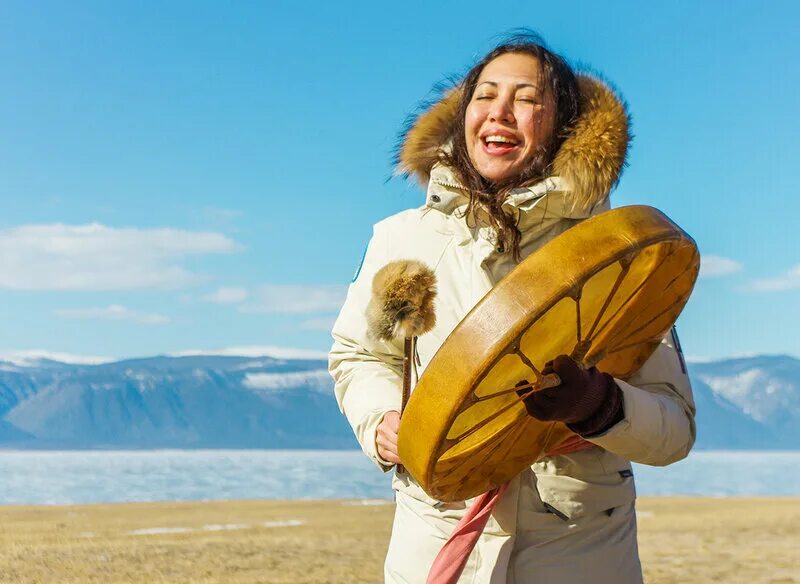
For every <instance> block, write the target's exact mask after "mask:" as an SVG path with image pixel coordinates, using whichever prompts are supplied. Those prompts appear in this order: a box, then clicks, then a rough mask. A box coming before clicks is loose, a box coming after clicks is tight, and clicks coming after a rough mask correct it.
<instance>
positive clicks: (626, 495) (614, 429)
mask: <svg viewBox="0 0 800 584" xmlns="http://www.w3.org/2000/svg"><path fill="white" fill-rule="evenodd" d="M628 142H629V135H628V117H627V112H626V110H625V106H624V104H623V102H622V100H621V99H620V98H619V97H618V96H617V95H615V93H614V92H613V91H612V90H611V89H610V88H609V87H608V86H607V85H605V84H604V83H603V82H602V81H600V80H598V79H595V78H593V77H590V76H587V75H575V74H574V73H573V72H572V70H571V69H570V68H569V66H568V65H567V64H566V62H565V60H564V59H563V58H561V57H559V56H558V55H556V54H555V53H553V52H551V51H549V50H548V49H547V48H545V46H544V43H543V41H542V40H541V39H540V38H538V37H535V36H531V35H528V36H519V37H514V38H511V39H509V40H508V41H507V42H504V43H503V44H501V45H499V46H498V47H497V48H495V49H494V50H493V51H491V52H490V53H489V54H488V55H486V56H485V57H484V58H483V59H482V60H481V61H479V62H478V63H477V64H476V65H475V66H474V67H473V68H472V69H471V70H470V71H469V73H468V74H467V75H466V76H465V78H464V79H463V81H462V82H461V83H459V84H458V85H457V86H456V87H455V88H453V90H452V91H451V92H450V93H448V94H446V95H445V96H444V97H443V98H442V100H441V101H440V102H438V103H436V104H434V105H432V106H431V107H430V109H428V111H425V112H423V113H421V114H420V115H419V117H418V118H417V119H416V120H415V121H414V122H413V123H412V124H411V125H410V127H409V129H408V131H407V132H406V134H405V135H404V136H403V144H402V147H401V148H400V152H399V167H400V170H401V171H403V172H405V173H407V174H413V175H415V176H416V177H417V178H419V179H420V180H421V182H423V183H425V184H426V185H427V193H426V198H425V204H424V205H422V206H421V207H419V208H417V209H409V210H407V211H404V212H401V213H398V214H396V215H393V216H392V217H389V218H387V219H385V220H383V221H381V222H379V223H378V224H377V225H375V228H374V235H373V238H372V240H371V241H370V244H369V246H368V248H367V252H366V255H365V257H364V261H363V267H362V268H361V271H360V273H359V274H358V275H357V277H356V278H355V280H354V282H353V284H352V285H351V286H350V288H349V290H348V294H347V299H346V300H345V303H344V306H343V307H342V310H341V313H340V315H339V317H338V319H337V321H336V323H335V324H334V327H333V337H334V344H333V347H332V349H331V352H330V371H331V374H332V375H333V377H334V380H335V390H336V397H337V400H338V402H339V405H340V407H341V409H342V411H343V413H344V414H345V415H346V416H347V418H348V420H349V422H350V423H351V425H352V426H353V429H354V431H355V434H356V436H357V438H358V440H359V442H360V443H361V446H362V448H363V450H364V452H365V453H366V454H367V455H368V456H369V457H370V458H372V459H373V460H374V461H375V462H376V463H377V464H378V466H380V467H381V468H382V469H383V470H384V471H388V470H390V469H391V468H392V467H393V466H394V465H397V466H394V468H395V474H394V478H393V482H392V485H393V487H394V489H395V491H396V492H397V495H396V499H397V508H396V512H395V521H394V526H393V530H392V537H391V541H390V543H389V550H388V553H387V557H386V563H385V580H386V582H424V581H426V579H428V578H429V570H430V569H431V567H432V566H434V569H433V571H432V572H431V573H434V574H437V576H436V577H435V579H433V580H430V579H428V580H427V581H428V582H436V583H437V584H442V583H444V582H447V583H452V582H455V581H456V580H458V581H459V582H481V583H491V584H501V583H516V584H539V583H550V582H559V583H561V584H579V583H581V584H583V583H586V582H591V583H596V584H605V583H612V582H613V583H615V584H639V583H641V581H642V573H641V566H640V563H639V556H638V549H637V539H636V515H635V507H634V500H635V488H634V482H633V471H632V468H631V461H634V462H640V463H645V464H651V465H657V466H663V465H666V464H670V463H672V462H675V461H677V460H680V459H682V458H683V457H685V456H686V455H687V454H688V452H689V450H690V449H691V447H692V445H693V443H694V403H693V399H692V392H691V387H690V384H689V380H688V377H687V376H686V373H685V371H684V370H683V368H682V366H681V358H680V356H679V353H678V350H677V349H676V345H677V339H676V337H675V336H674V334H667V335H666V336H665V337H664V338H663V339H662V338H661V334H660V333H659V335H658V338H656V339H653V340H654V341H655V343H654V344H657V345H658V346H657V348H656V349H655V352H654V353H653V354H652V356H651V357H650V358H649V359H648V360H647V361H646V362H645V363H644V364H643V365H642V367H641V369H639V370H638V371H637V372H635V373H634V374H633V375H631V376H630V377H626V379H624V380H623V379H616V378H614V377H612V376H611V375H609V374H608V372H604V371H599V370H598V369H597V368H596V367H594V366H589V365H586V366H585V367H584V366H583V365H582V364H580V363H578V362H577V361H576V360H573V358H572V357H573V356H574V355H573V356H568V355H560V356H557V357H556V358H555V359H554V360H553V361H552V363H551V365H550V366H551V367H552V369H553V370H554V372H555V373H556V374H557V375H558V381H557V383H558V385H557V386H555V387H552V388H550V389H544V390H541V391H536V392H533V393H532V394H531V395H530V396H526V397H523V398H521V399H523V401H524V402H525V404H524V405H525V408H524V410H525V411H524V412H522V415H527V416H530V418H534V419H536V420H538V421H539V422H544V421H548V422H557V423H559V424H563V425H565V426H566V427H567V428H568V429H569V431H571V432H573V433H574V434H573V435H571V438H570V439H571V440H572V441H571V442H570V443H569V444H568V445H567V446H568V447H562V446H564V445H563V444H562V445H561V446H559V447H557V448H556V449H555V450H548V452H547V453H546V454H545V455H544V457H543V458H542V459H541V460H539V461H537V462H535V463H534V464H532V465H531V466H530V467H527V468H525V470H524V471H523V472H520V473H519V474H518V475H517V476H516V477H514V478H513V479H512V480H510V481H509V482H508V483H507V486H504V487H503V489H504V490H501V491H498V494H497V497H496V499H495V501H496V505H495V506H494V508H493V509H492V510H491V517H490V518H489V519H488V522H487V523H486V527H485V528H484V529H483V531H482V532H481V533H480V536H479V537H478V536H477V535H476V538H475V540H474V541H476V542H477V543H476V545H475V547H474V549H472V551H470V549H468V548H461V549H460V551H459V554H457V555H458V556H459V557H454V556H453V555H447V554H446V553H445V555H444V556H440V557H439V558H437V555H438V554H439V552H440V550H441V549H442V545H443V543H444V540H446V539H447V538H448V537H450V535H451V534H452V533H454V531H455V532H456V533H461V532H463V530H462V526H463V524H462V523H460V522H461V521H462V520H464V519H465V518H466V519H469V517H470V516H471V515H472V514H473V513H474V512H475V509H479V510H480V509H485V508H482V507H481V505H480V504H476V500H475V499H472V500H468V501H455V502H454V501H450V500H447V501H439V500H437V499H436V498H435V497H436V496H437V495H436V493H434V495H433V496H432V495H431V494H430V493H428V492H426V491H425V490H423V488H422V487H421V486H420V482H419V481H418V480H417V478H416V477H415V476H412V475H411V474H409V473H408V472H407V470H406V469H407V468H408V467H406V468H404V463H408V464H412V462H413V461H412V460H411V459H410V458H409V459H408V460H403V459H402V458H401V454H400V452H399V451H398V430H399V427H400V412H401V411H402V408H403V405H404V403H405V402H404V400H403V397H402V396H403V394H404V391H403V390H404V389H406V388H407V387H408V384H406V383H404V376H403V375H402V373H403V372H404V371H409V368H404V367H403V362H404V358H406V359H410V357H411V355H412V353H413V351H407V350H406V349H405V347H406V346H407V342H406V341H405V340H404V339H402V338H391V335H389V337H390V338H388V339H387V338H386V337H387V335H385V334H381V333H380V332H377V333H376V331H375V330H374V329H371V328H370V326H369V323H370V321H373V320H377V321H378V322H384V321H383V320H382V319H372V318H371V316H372V314H373V312H374V311H372V310H370V309H369V308H368V307H371V306H375V305H378V306H383V312H382V313H380V314H382V315H383V314H388V313H389V312H391V310H390V309H393V313H392V314H391V315H389V316H390V317H391V318H389V319H388V320H389V321H391V322H394V321H395V320H399V319H400V318H401V316H402V315H401V316H400V317H399V316H398V315H400V313H402V312H403V310H405V309H404V308H402V307H403V306H404V305H403V304H402V303H400V302H399V301H398V302H394V300H395V299H398V298H401V299H402V298H405V299H408V301H407V302H406V306H412V305H413V302H411V300H413V298H412V294H411V293H410V290H412V289H414V287H413V286H412V284H413V283H414V282H413V277H412V276H413V271H411V270H408V269H406V271H405V272H404V271H403V270H402V269H400V268H399V267H398V266H405V267H406V268H407V267H408V266H411V265H412V264H414V262H419V263H421V264H424V265H425V266H428V267H430V269H431V271H432V272H433V274H434V276H435V292H436V300H435V324H431V327H432V328H431V330H430V332H428V333H426V334H424V335H421V336H419V339H418V341H417V343H416V345H413V344H412V346H416V348H417V349H418V354H417V355H416V356H417V363H418V368H419V371H420V375H422V374H423V372H424V371H425V370H426V368H427V367H428V366H429V364H431V361H432V359H433V357H434V355H435V354H437V351H439V349H440V347H442V345H443V343H444V342H445V339H448V337H449V336H450V334H451V333H452V332H453V331H454V330H455V329H456V327H457V326H459V323H461V322H462V321H463V319H464V318H465V317H466V315H468V314H470V312H471V311H472V309H473V307H475V306H476V304H477V303H478V302H479V301H480V300H481V298H483V297H484V296H485V295H487V294H488V293H489V292H490V291H491V290H492V289H493V288H494V287H495V286H497V285H498V283H499V282H500V281H501V280H502V279H503V278H505V277H506V276H507V275H508V274H509V273H510V272H511V271H512V270H513V269H514V268H516V267H517V266H518V265H519V262H520V261H521V259H522V258H525V257H527V256H529V255H531V254H532V253H533V252H535V251H537V250H538V249H540V248H541V247H542V246H543V245H544V244H545V243H547V242H548V241H551V240H553V239H554V238H556V237H558V236H559V235H561V234H562V233H563V232H565V231H566V230H568V229H570V228H571V227H573V226H575V225H576V224H577V223H578V222H580V221H583V220H585V219H588V218H589V217H592V216H593V215H597V214H599V213H602V212H603V211H606V210H608V209H609V206H610V205H609V200H608V199H609V193H610V192H611V190H612V189H613V188H614V186H615V185H616V182H617V180H618V179H619V176H620V173H621V172H622V168H623V166H624V163H625V155H626V152H627V146H628ZM580 251H582V250H578V253H576V255H575V256H574V258H578V259H573V260H566V259H564V258H563V257H561V256H559V257H557V258H555V261H554V262H553V263H552V267H551V265H550V264H548V265H547V268H548V269H552V271H553V273H552V275H551V274H550V273H548V274H546V275H547V278H549V279H552V280H553V281H557V280H558V279H559V278H562V279H565V280H567V284H569V276H567V277H564V274H565V273H567V272H568V269H569V268H571V267H574V265H575V264H578V265H582V263H585V258H583V260H581V259H580V258H582V256H581V254H580ZM559 261H561V262H562V263H563V264H564V265H559ZM567 261H570V262H572V264H565V263H564V262H567ZM389 265H394V267H395V268H397V269H394V268H393V270H394V271H395V272H397V273H398V274H400V275H401V276H403V277H398V278H397V280H398V281H397V283H396V284H389V283H388V282H387V281H386V279H385V278H382V277H380V275H381V274H383V273H384V270H383V269H384V268H386V267H387V266H389ZM418 271H419V272H420V273H421V272H423V270H421V269H420V270H418ZM376 276H379V277H376ZM404 278H405V279H404ZM426 281H427V280H426ZM431 281H434V279H431ZM573 284H574V282H573ZM425 287H426V290H425V292H430V293H432V292H433V288H434V287H433V286H432V285H431V284H430V283H427V284H425ZM567 287H568V286H567ZM420 295H422V294H420ZM373 298H390V299H393V301H392V302H385V303H383V304H381V303H374V304H371V303H372V302H373ZM398 306H400V307H401V308H397V307H398ZM368 310H369V314H370V316H366V315H365V312H366V311H368ZM502 312H503V311H502V310H501V309H498V310H497V311H496V313H493V314H492V315H491V319H492V321H493V323H495V322H496V324H497V325H498V326H500V327H501V328H502V326H503V323H506V324H507V323H508V319H507V318H506V317H507V316H508V315H507V314H502ZM473 314H474V313H473ZM579 315H580V313H579ZM578 320H579V322H580V316H579V318H578ZM431 321H433V319H431ZM426 322H427V320H426ZM507 326H511V325H508V324H507ZM557 328H558V327H554V329H553V330H556V329H557ZM548 334H553V335H554V336H557V335H558V334H559V333H548ZM399 336H400V337H402V336H404V335H399ZM408 340H409V341H412V342H413V340H412V339H408ZM463 358H464V359H467V358H469V357H467V356H463ZM509 358H511V356H510V355H509ZM576 358H577V357H576ZM454 359H458V357H455V358H454ZM447 363H448V364H449V363H450V362H449V361H448V362H447ZM460 365H461V364H460V363H456V360H454V361H453V365H452V367H459V366H460ZM448 366H450V365H448ZM511 369H512V367H509V370H511ZM450 377H454V376H450ZM450 377H448V376H447V375H445V376H444V378H446V379H450ZM409 378H410V375H409V376H406V377H405V379H409ZM420 389H422V386H420ZM511 391H513V389H512V390H509V392H511ZM418 395H419V394H418ZM412 401H413V398H412ZM513 405H518V404H513ZM438 407H439V408H440V409H441V408H442V404H441V402H439V403H438ZM519 409H520V410H522V409H523V408H519ZM426 412H427V410H426ZM421 416H422V417H416V418H415V417H411V418H410V419H411V421H412V422H416V423H415V424H413V425H412V428H411V430H408V426H404V434H403V435H404V437H407V436H409V435H411V436H412V438H411V439H412V440H413V439H415V437H416V440H417V443H420V444H421V443H423V442H422V441H421V440H420V436H421V435H422V433H424V432H425V431H426V429H425V428H424V427H423V422H420V420H422V419H423V418H424V420H425V421H426V422H431V420H432V419H433V417H434V416H432V415H428V416H427V417H425V414H421ZM408 419H409V418H408V417H407V418H405V420H408ZM559 427H561V428H562V429H563V426H559ZM414 430H417V431H418V433H415V432H414ZM409 432H411V434H409ZM404 439H405V438H404ZM400 451H403V449H402V448H401V449H400ZM476 456H477V457H481V456H484V454H483V453H480V454H477V455H476ZM498 456H500V455H498ZM504 456H506V457H507V460H510V459H511V458H512V453H505V454H504ZM484 460H486V458H484ZM412 470H413V469H412ZM478 514H481V512H480V511H478ZM486 515H487V514H486V513H483V514H482V516H486ZM477 531H480V530H479V529H478V530H473V532H477ZM455 541H456V543H457V542H458V540H455ZM445 549H446V550H447V549H454V548H447V547H446V548H445ZM442 557H444V558H446V560H447V562H442V561H441V558H442ZM434 560H437V561H436V563H434ZM444 564H447V566H448V569H449V567H452V566H457V568H455V569H449V572H447V573H448V574H449V576H448V577H447V578H446V579H439V578H440V577H441V575H442V574H444V572H442V571H437V570H438V568H439V567H441V566H442V565H444ZM462 569H463V573H460V570H462ZM459 574H460V576H459ZM459 577H460V579H459Z"/></svg>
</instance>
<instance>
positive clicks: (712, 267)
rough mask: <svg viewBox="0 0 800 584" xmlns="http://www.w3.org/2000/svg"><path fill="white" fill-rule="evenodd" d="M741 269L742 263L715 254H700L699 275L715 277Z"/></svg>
mask: <svg viewBox="0 0 800 584" xmlns="http://www.w3.org/2000/svg"><path fill="white" fill-rule="evenodd" d="M741 269H742V264H740V263H739V262H737V261H736V260H732V259H730V258H724V257H722V256H717V255H703V256H700V277H701V278H716V277H719V276H727V275H729V274H733V273H735V272H738V271H740V270H741Z"/></svg>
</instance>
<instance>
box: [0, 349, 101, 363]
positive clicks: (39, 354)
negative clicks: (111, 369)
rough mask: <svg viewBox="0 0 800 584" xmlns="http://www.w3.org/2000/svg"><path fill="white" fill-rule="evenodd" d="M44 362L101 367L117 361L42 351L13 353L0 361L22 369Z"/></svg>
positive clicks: (4, 355) (4, 356)
mask: <svg viewBox="0 0 800 584" xmlns="http://www.w3.org/2000/svg"><path fill="white" fill-rule="evenodd" d="M43 360H48V361H57V362H59V363H66V364H68V365H101V364H103V363H113V362H114V361H116V360H117V359H115V358H112V357H99V356H94V355H74V354H72V353H59V352H53V351H44V350H41V349H34V350H30V351H11V352H10V353H4V354H1V355H0V361H6V362H8V363H11V364H13V365H18V366H20V367H36V366H37V365H39V364H40V362H41V361H43Z"/></svg>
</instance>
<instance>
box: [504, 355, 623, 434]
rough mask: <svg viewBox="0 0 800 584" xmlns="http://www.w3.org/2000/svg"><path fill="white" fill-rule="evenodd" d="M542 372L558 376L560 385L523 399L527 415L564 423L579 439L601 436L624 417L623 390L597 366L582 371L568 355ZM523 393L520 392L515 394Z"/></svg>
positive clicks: (556, 360) (547, 366)
mask: <svg viewBox="0 0 800 584" xmlns="http://www.w3.org/2000/svg"><path fill="white" fill-rule="evenodd" d="M542 373H543V374H548V373H556V374H558V376H559V377H560V378H561V385H558V386H556V387H549V388H547V389H542V390H539V391H536V392H534V393H532V394H531V395H529V396H528V397H526V398H525V399H524V400H523V402H524V403H525V409H527V410H528V414H529V415H530V416H533V417H534V418H536V419H538V420H542V421H546V422H549V421H559V422H564V423H565V424H566V425H567V427H568V428H569V429H570V430H572V431H573V432H575V433H576V434H580V435H581V436H591V435H594V434H601V433H603V432H605V431H606V430H608V429H609V428H611V426H613V425H614V424H616V423H617V422H620V421H621V420H622V419H623V418H624V417H625V413H624V410H623V408H622V390H620V388H619V387H618V386H617V384H616V383H615V382H614V378H613V377H611V376H610V375H609V374H608V373H602V372H600V371H598V370H597V368H596V367H591V368H589V369H583V368H582V367H581V366H580V365H579V364H578V363H576V362H575V361H573V360H572V359H571V358H570V357H568V356H567V355H559V356H558V357H556V358H555V359H554V360H553V361H551V362H549V363H548V364H547V365H545V368H544V370H543V371H542ZM525 392H526V390H524V389H521V390H518V392H517V393H518V394H519V395H525Z"/></svg>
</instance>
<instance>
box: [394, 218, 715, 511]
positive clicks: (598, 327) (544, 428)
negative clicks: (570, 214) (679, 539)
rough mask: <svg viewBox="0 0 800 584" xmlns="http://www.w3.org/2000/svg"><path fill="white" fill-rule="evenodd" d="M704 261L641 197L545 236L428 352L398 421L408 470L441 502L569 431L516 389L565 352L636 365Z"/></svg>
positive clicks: (618, 370)
mask: <svg viewBox="0 0 800 584" xmlns="http://www.w3.org/2000/svg"><path fill="white" fill-rule="evenodd" d="M699 267H700V256H699V254H698V251H697V247H696V245H695V243H694V241H693V240H692V238H691V237H689V236H688V235H687V234H686V233H685V232H684V231H683V230H681V229H680V228H679V227H678V226H677V225H675V224H674V223H672V221H670V220H669V219H668V218H667V217H666V216H665V215H664V214H663V213H661V212H660V211H658V210H657V209H654V208H652V207H647V206H630V207H621V208H618V209H613V210H610V211H606V212H605V213H602V214H600V215H597V216H595V217H592V218H590V219H587V220H586V221H583V222H582V223H579V224H578V225H576V226H574V227H572V228H570V229H569V230H567V231H565V232H564V233H562V234H561V235H559V236H558V237H556V238H554V239H553V240H551V241H549V242H548V243H546V244H545V245H543V246H542V247H541V248H540V249H538V250H537V251H536V252H534V253H533V254H531V255H530V256H528V257H527V258H526V259H525V260H524V261H522V262H521V263H520V264H519V265H518V266H517V267H516V268H515V269H514V270H513V271H512V272H511V273H509V274H508V275H507V276H506V277H505V278H503V279H502V280H501V281H500V282H499V283H498V284H497V285H496V286H495V287H494V288H493V289H492V290H491V291H490V292H489V293H488V294H487V295H486V296H485V297H484V298H483V299H482V300H481V301H480V302H479V303H478V304H477V305H476V306H475V307H474V308H473V309H472V310H471V311H470V312H469V314H468V315H467V316H466V317H465V318H464V319H463V320H462V321H461V323H459V325H458V326H457V327H456V328H455V329H454V330H453V331H452V333H451V334H450V336H449V337H448V338H447V339H446V340H445V342H444V343H443V344H442V345H441V347H440V348H439V350H438V351H437V352H436V354H435V355H434V357H433V359H431V361H430V363H429V364H428V366H427V368H426V369H425V372H424V373H423V375H422V376H421V378H420V380H419V383H418V384H417V386H416V388H415V389H414V392H413V393H412V395H411V398H410V400H409V402H408V405H407V406H406V408H405V410H404V411H403V416H402V422H401V424H400V433H399V439H398V451H399V454H400V458H401V459H402V460H403V463H404V465H405V467H406V470H407V471H408V472H410V473H411V475H412V476H413V477H414V478H415V479H416V480H417V482H419V484H420V485H421V486H422V488H423V489H424V490H425V491H426V492H427V493H428V494H429V495H431V496H432V497H434V498H436V499H438V500H440V501H461V500H465V499H469V498H471V497H474V496H477V495H479V494H481V493H484V492H486V491H488V490H489V489H492V488H494V487H496V486H499V485H501V484H503V483H505V482H506V481H508V480H510V479H511V478H513V477H514V476H516V475H517V474H518V473H520V472H521V471H522V470H523V469H524V468H525V467H527V466H529V465H530V464H532V463H533V462H535V461H536V460H538V459H540V458H541V457H542V456H543V455H544V454H545V453H546V452H548V451H550V450H553V448H555V447H556V446H557V445H559V444H561V443H562V442H563V441H564V440H565V439H567V438H569V437H570V436H573V433H572V432H571V431H570V430H569V429H568V428H567V427H566V426H565V425H564V424H562V423H560V422H542V421H539V420H536V419H534V418H532V417H530V416H528V415H527V412H526V410H525V407H524V404H523V403H522V401H521V398H520V396H519V395H518V393H517V390H516V388H517V387H520V386H521V387H527V388H528V389H527V391H531V390H536V389H537V388H539V385H540V382H541V380H542V374H541V371H542V369H543V368H544V366H545V364H546V363H547V362H548V361H551V360H552V359H554V358H555V357H556V356H558V355H561V354H567V355H570V356H572V357H573V358H574V359H575V360H577V361H578V362H580V363H581V364H582V365H583V366H585V367H591V366H593V365H596V366H597V367H598V368H599V369H600V370H601V371H604V372H607V373H610V374H611V375H613V376H614V377H616V378H619V379H626V378H627V377H629V376H631V375H632V374H633V373H635V372H636V371H637V370H638V369H639V368H640V367H641V366H642V364H643V363H644V362H645V361H646V360H647V359H648V357H649V356H650V355H651V354H652V353H653V351H654V350H655V349H656V347H657V346H658V345H659V343H660V342H661V340H662V338H663V337H664V335H665V334H666V333H667V332H668V331H669V329H670V328H671V327H672V326H673V324H674V323H675V320H676V319H677V317H678V315H679V314H680V312H681V310H682V309H683V307H684V305H685V304H686V301H687V300H688V298H689V295H690V293H691V291H692V288H693V287H694V282H695V280H696V278H697V273H698V270H699Z"/></svg>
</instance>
